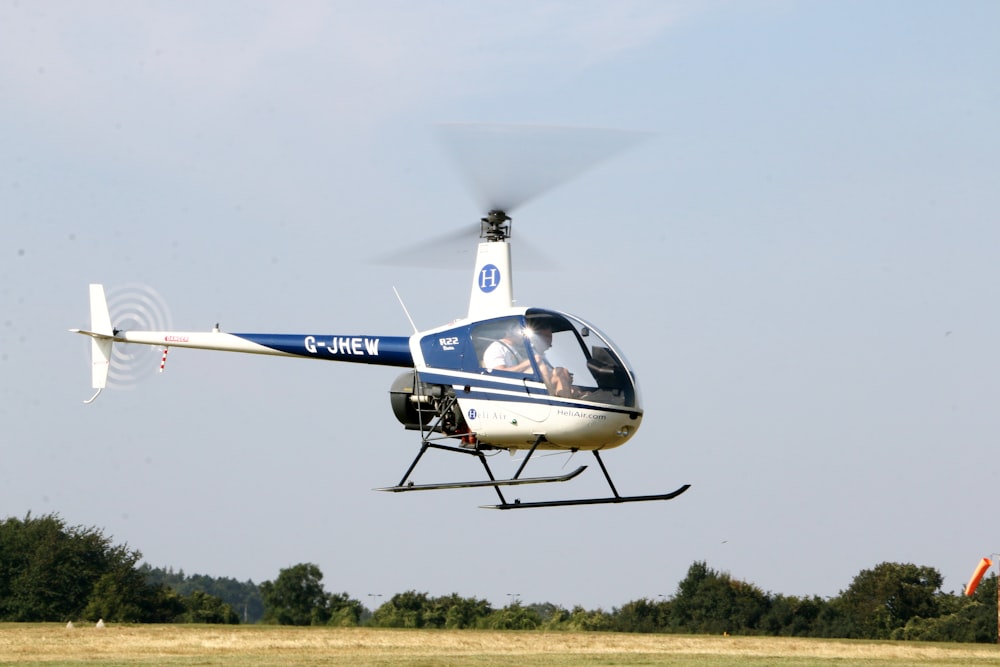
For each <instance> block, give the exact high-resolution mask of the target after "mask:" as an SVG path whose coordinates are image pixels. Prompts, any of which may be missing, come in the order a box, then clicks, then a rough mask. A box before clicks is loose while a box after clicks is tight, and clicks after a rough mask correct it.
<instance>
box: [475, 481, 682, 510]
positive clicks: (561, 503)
mask: <svg viewBox="0 0 1000 667" xmlns="http://www.w3.org/2000/svg"><path fill="white" fill-rule="evenodd" d="M689 488H691V485H690V484H685V485H684V486H682V487H680V488H679V489H677V490H676V491H671V492H670V493H661V494H659V495H652V496H611V497H609V498H580V499H577V500H543V501H541V502H537V503H522V502H521V501H520V500H515V501H514V502H512V503H501V504H499V505H480V507H482V508H483V509H491V510H519V509H531V508H532V507H566V506H569V505H611V504H617V503H642V502H646V501H647V500H673V499H674V498H676V497H677V496H679V495H681V494H682V493H684V492H685V491H687V490H688V489H689Z"/></svg>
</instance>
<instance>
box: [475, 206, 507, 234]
mask: <svg viewBox="0 0 1000 667" xmlns="http://www.w3.org/2000/svg"><path fill="white" fill-rule="evenodd" d="M510 223H511V219H510V216H509V215H507V214H506V213H504V212H503V211H501V210H499V209H494V210H492V211H490V212H489V213H487V214H486V217H485V218H482V220H481V224H482V227H481V229H480V233H479V238H483V239H486V240H487V241H506V240H507V239H508V238H510Z"/></svg>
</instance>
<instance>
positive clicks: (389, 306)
mask: <svg viewBox="0 0 1000 667" xmlns="http://www.w3.org/2000/svg"><path fill="white" fill-rule="evenodd" d="M998 24H1000V5H998V4H997V3H994V2H986V1H984V2H947V3H946V2H912V1H893V0H886V1H884V2H878V3H871V2H864V1H851V0H847V1H842V0H838V1H836V2H834V1H825V0H818V1H816V2H786V1H780V0H774V1H767V0H750V1H747V2H725V1H717V2H657V1H651V2H641V1H636V2H629V1H616V2H596V1H593V2H570V1H565V2H560V1H547V0H541V1H535V2H528V1H520V0H513V1H511V0H508V1H505V2H502V3H500V2H477V3H466V2H446V1H441V2H433V1H428V2H421V3H412V2H402V1H399V2H390V1H385V2H368V3H358V2H336V1H330V2H308V1H303V2H298V3H294V4H292V5H289V4H288V3H281V2H265V1H257V2H252V1H251V2H239V3H237V2H216V3H209V4H207V5H206V4H205V3H195V2H147V3H133V2H125V1H122V2H110V1H98V2H92V3H86V4H81V3H74V2H57V1H52V2H23V1H11V0H0V100H2V104H0V221H2V222H0V516H2V517H9V516H14V517H23V516H25V515H26V514H27V513H29V512H30V513H32V514H33V515H41V514H46V513H57V514H59V515H60V516H61V517H63V518H64V519H65V520H66V522H67V523H69V524H70V525H82V526H93V527H97V528H100V529H101V530H102V531H104V533H105V534H106V535H108V536H110V537H112V539H113V540H114V541H115V543H125V544H128V545H129V546H130V547H132V548H135V549H138V550H139V551H141V552H142V554H143V560H144V561H145V562H148V563H150V564H151V565H154V566H158V567H173V568H174V569H182V570H183V571H185V572H186V573H189V574H194V573H200V574H208V575H212V576H219V577H222V576H225V577H234V578H237V579H239V580H241V581H243V580H247V579H252V580H253V581H255V582H261V581H264V580H272V579H274V578H275V577H276V576H277V574H278V572H279V571H280V569H281V568H285V567H289V566H291V565H294V564H297V563H302V562H312V563H316V564H317V565H319V566H320V569H321V570H322V572H323V573H324V575H325V578H324V584H325V586H326V588H327V590H329V591H331V592H347V593H349V594H350V595H351V596H353V597H355V598H357V599H360V600H361V601H362V602H363V603H365V604H366V605H368V606H377V604H379V603H380V602H381V600H382V598H380V597H379V596H384V598H385V599H387V598H388V597H389V596H391V595H392V594H394V593H398V592H403V591H406V590H417V591H425V592H428V593H430V594H431V595H447V594H450V593H452V592H456V593H459V594H460V595H463V596H470V597H472V596H474V597H478V598H485V599H488V600H490V601H491V602H492V603H493V604H494V605H496V606H503V605H505V604H507V603H509V602H510V601H511V600H512V599H515V598H516V599H519V600H521V601H523V602H525V603H532V602H553V603H556V604H560V605H563V606H566V607H572V606H574V605H582V606H584V607H587V608H597V607H602V608H605V609H610V608H612V607H615V606H620V605H622V604H624V603H625V602H628V601H630V600H634V599H638V598H643V597H645V598H651V599H659V596H664V597H669V596H671V595H673V594H674V593H675V592H676V590H677V584H678V583H679V582H680V580H681V579H683V577H684V576H685V574H686V572H687V569H688V568H689V567H690V565H691V564H692V563H693V562H695V561H706V562H707V563H708V565H709V566H710V567H712V568H714V569H716V570H718V571H722V572H728V573H730V574H731V576H733V577H734V578H737V579H741V580H744V581H748V582H752V583H754V584H756V585H757V586H759V587H760V588H762V589H763V590H765V591H770V592H772V593H782V594H786V595H808V596H811V595H819V596H824V597H825V596H833V595H836V594H837V593H838V592H839V591H841V590H843V589H845V588H847V587H848V586H849V585H850V583H851V581H852V579H853V578H854V577H855V576H856V575H857V574H858V573H859V572H860V571H861V570H863V569H868V568H872V567H874V566H875V565H877V564H879V563H881V562H885V561H891V562H904V563H915V564H918V565H927V566H931V567H934V568H937V569H938V570H939V571H940V572H941V573H942V575H943V576H944V578H945V583H944V590H946V591H956V592H957V591H960V590H961V589H962V587H963V586H964V584H965V581H966V580H967V579H968V577H969V575H971V573H972V570H973V569H974V567H975V565H976V564H977V562H978V560H979V558H981V557H982V556H988V555H990V554H991V553H995V552H1000V538H998V537H997V535H996V533H995V531H994V530H991V529H990V527H991V525H992V524H994V523H995V521H994V516H993V514H994V512H993V507H994V506H995V502H996V493H995V490H996V486H997V483H998V474H997V468H998V465H997V463H996V458H995V457H996V453H997V451H998V450H997V436H998V433H1000V411H998V410H997V405H998V401H1000V380H998V378H1000V351H998V346H997V342H998V341H1000V313H998V310H997V304H998V303H1000V265H998V263H997V248H998V247H1000V224H998V220H997V211H998V210H1000V187H998V182H1000V157H998V156H1000V132H998V130H997V127H998V126H997V119H998V118H1000V41H998V40H997V39H996V28H995V27H996V26H997V25H998ZM451 122H465V123H516V124H545V125H559V126H572V127H596V128H613V129H623V130H633V131H641V132H647V133H649V137H648V138H647V139H646V140H644V141H642V142H641V143H640V144H639V145H637V146H635V147H633V148H632V149H631V150H629V151H628V152H626V153H624V154H622V155H619V156H616V157H615V158H614V159H613V160H610V161H608V162H605V163H603V164H601V165H599V166H598V167H596V168H594V169H592V170H590V171H588V172H586V173H584V174H582V175H580V176H579V177H577V178H576V179H574V180H572V181H570V182H568V183H565V184H562V185H560V186H559V187H556V188H553V189H550V190H548V191H546V192H544V193H542V194H540V195H539V196H537V197H535V198H534V199H532V200H531V201H530V202H528V203H526V204H525V205H524V206H522V207H521V208H519V209H518V210H517V211H516V213H515V214H514V221H515V222H514V237H513V241H512V244H513V258H514V266H515V270H516V271H517V277H516V282H515V298H516V299H517V302H518V303H519V304H520V305H525V306H540V307H551V308H556V309H559V310H563V311H567V312H570V313H574V314H576V315H578V316H580V317H583V318H584V319H586V320H588V321H590V322H592V323H594V324H596V325H597V326H598V327H599V328H600V329H601V330H602V331H604V332H605V333H607V334H608V335H609V336H610V337H611V338H612V339H613V340H614V341H615V342H616V343H617V345H618V346H619V347H620V348H621V349H622V350H623V351H624V352H625V354H626V356H627V357H628V359H629V360H630V362H631V363H632V364H633V366H634V367H635V369H636V372H637V375H638V378H639V382H640V385H641V388H642V396H643V401H644V408H645V417H644V421H643V425H642V428H641V429H640V430H639V432H638V434H637V435H636V436H635V437H634V438H633V439H632V440H631V441H629V442H628V443H627V444H626V445H625V446H623V447H621V448H619V449H616V450H612V451H609V452H607V453H606V455H605V457H604V460H605V462H606V463H607V465H608V467H609V468H610V470H611V473H612V475H613V476H614V479H615V483H616V485H617V487H618V489H619V490H620V491H621V492H622V493H623V494H648V493H662V492H665V491H669V490H672V489H674V488H676V487H678V486H680V485H681V484H685V483H690V484H691V485H692V486H691V489H690V490H689V491H688V492H687V493H686V494H684V495H683V496H681V497H679V498H677V499H675V500H673V501H670V502H666V503H637V504H633V505H622V506H595V507H568V508H551V509H541V510H527V511H518V512H495V511H489V510H484V509H479V507H478V506H479V505H480V504H486V503H490V502H493V501H495V495H494V494H493V493H492V491H491V490H489V489H463V490H457V491H447V492H431V493H410V494H386V493H379V492H376V491H374V490H373V489H374V488H376V487H381V486H387V485H392V484H395V483H396V482H397V481H398V480H399V478H400V477H401V476H402V473H403V472H404V470H405V469H406V466H407V465H408V464H409V462H410V460H411V459H412V457H413V456H414V455H415V454H416V452H417V449H418V447H419V442H418V438H417V436H416V434H414V433H413V432H409V431H405V430H404V429H403V428H402V427H401V425H400V424H399V423H398V422H396V420H395V418H394V417H393V415H392V412H391V409H390V404H389V396H388V390H389V387H390V385H391V384H392V381H393V379H394V378H395V377H396V375H397V374H398V373H399V369H393V368H383V367H373V366H363V365H354V364H337V363H323V364H320V363H312V362H309V361H306V360H297V359H281V358H269V357H258V356H250V355H240V354H225V353H215V352H205V351H197V350H182V349H173V350H171V353H170V355H169V359H168V361H167V363H166V369H165V372H164V373H162V374H160V373H158V372H157V370H158V367H159V363H160V351H159V350H150V351H149V354H146V355H145V356H142V355H137V358H136V359H135V360H134V363H133V366H134V367H133V368H129V369H127V372H126V373H125V374H124V375H122V376H121V377H119V378H118V380H117V382H116V386H115V387H112V388H110V389H109V390H107V391H105V392H104V394H103V395H102V396H100V398H99V399H98V400H97V401H95V402H94V403H92V404H90V405H84V404H83V402H82V401H83V400H84V399H87V398H89V397H90V396H91V394H92V393H93V392H92V390H91V389H90V373H89V342H88V340H86V339H85V338H83V337H82V336H75V335H73V334H71V333H69V332H68V331H67V330H68V329H70V328H75V327H86V326H87V324H88V319H89V316H88V313H89V310H88V305H87V295H88V292H87V285H88V283H92V282H99V283H103V284H104V285H106V286H107V289H108V291H109V294H117V295H118V297H116V298H118V299H120V300H119V301H117V302H116V303H117V304H118V305H117V306H116V308H118V309H120V310H119V313H118V314H119V316H121V313H122V312H124V310H127V309H128V308H131V309H133V312H135V313H138V314H137V315H135V316H134V317H135V318H137V319H138V320H139V321H146V320H148V321H154V320H155V321H161V322H169V324H170V325H171V326H172V327H173V328H175V329H179V330H209V329H210V328H211V327H212V326H213V325H214V324H215V323H217V322H218V323H220V326H221V327H222V329H223V330H224V331H237V332H276V333H299V332H307V333H308V332H329V333H343V334H374V335H408V334H409V333H411V331H412V329H411V326H410V323H409V321H408V320H407V317H406V315H405V314H404V312H403V310H402V308H401V307H400V305H399V302H398V301H397V299H396V297H395V295H394V294H393V288H394V287H395V288H396V289H397V290H399V293H400V296H401V298H402V300H403V301H404V302H405V304H406V307H407V309H408V310H409V312H410V314H411V315H412V316H413V319H414V321H415V323H416V324H417V326H419V327H421V328H430V327H433V326H437V325H440V324H445V323H447V322H449V321H451V320H453V319H455V318H458V317H462V316H463V315H464V314H465V312H466V308H467V305H468V287H469V282H470V275H469V274H470V273H471V271H472V268H473V267H472V265H471V255H468V254H466V255H464V256H462V255H460V254H459V255H456V254H454V253H453V254H451V255H448V254H445V255H444V256H442V255H441V254H440V253H438V254H433V255H432V256H431V257H430V258H429V262H427V264H426V266H425V268H415V267H413V266H409V265H407V266H403V265H399V266H396V265H389V266H387V265H385V264H384V263H380V262H376V261H372V260H373V258H376V257H378V256H381V255H383V254H385V253H389V252H398V251H402V252H403V253H406V252H408V251H410V252H412V253H413V254H419V255H421V256H423V255H424V254H426V253H428V246H427V242H428V240H430V239H433V238H437V237H439V236H440V235H442V234H443V235H447V234H449V233H451V232H454V230H456V229H459V228H461V227H462V226H463V225H469V224H476V223H477V222H478V219H479V217H480V216H481V215H482V214H483V213H484V212H483V211H481V210H480V209H479V205H478V203H477V200H476V197H475V194H474V193H470V192H469V189H468V188H467V187H466V179H465V178H464V176H463V174H462V173H461V172H460V169H459V168H456V166H455V164H454V163H453V161H452V160H451V158H450V157H449V155H448V153H447V151H445V150H443V149H442V145H441V142H440V141H439V140H438V139H436V135H435V128H436V127H437V126H438V125H440V124H442V123H451ZM521 239H524V242H525V243H526V244H530V245H531V246H532V247H534V248H540V249H542V250H543V251H544V253H547V254H549V255H550V256H554V258H555V259H554V262H553V263H554V265H555V266H556V267H557V268H555V269H551V270H529V269H531V268H532V267H527V266H526V267H524V269H523V270H522V269H521V268H520V266H519V264H518V243H519V241H520V240H521ZM470 250H471V249H470ZM536 268H537V267H536ZM542 268H544V267H542ZM140 306H141V308H140ZM433 454H434V453H432V454H429V455H428V457H427V462H426V463H425V464H422V465H426V466H427V468H426V473H424V474H426V476H427V477H428V479H427V480H425V481H442V480H459V479H470V478H478V476H479V475H480V474H481V470H479V469H478V465H477V464H476V463H475V461H473V460H471V459H470V460H464V459H465V458H467V457H449V456H448V455H447V454H444V453H437V454H438V456H435V457H434V458H433V459H431V456H433ZM577 457H578V458H577V461H574V462H573V465H574V466H575V465H578V464H580V463H588V461H585V460H581V459H580V458H579V457H582V454H581V455H577ZM452 458H462V459H463V460H451V459H452ZM588 458H589V457H588ZM565 459H566V456H561V457H550V458H548V459H546V460H544V461H539V467H538V468H537V470H536V474H541V472H543V471H544V470H545V469H547V467H548V468H549V469H554V470H556V471H558V470H562V469H563V466H566V465H567V461H566V460H565ZM516 463H517V461H510V460H509V457H506V455H505V454H504V455H502V456H500V457H497V458H495V459H493V465H494V467H495V469H496V470H497V472H498V473H500V474H506V475H509V474H512V473H513V470H514V466H515V465H516ZM508 468H509V470H508ZM566 469H568V468H566ZM430 478H434V479H430ZM606 492H607V489H606V485H605V484H604V481H603V479H601V477H600V475H599V474H598V472H597V470H596V469H595V468H594V467H593V466H591V469H589V470H588V471H587V472H586V473H584V475H583V476H581V477H580V478H577V479H576V480H574V481H572V482H568V483H565V484H561V485H547V486H545V487H533V488H531V489H527V488H526V489H525V490H524V491H523V492H519V493H518V494H517V495H519V496H520V497H522V498H524V499H525V500H526V501H527V500H541V499H552V498H565V497H585V496H587V495H604V494H605V493H606Z"/></svg>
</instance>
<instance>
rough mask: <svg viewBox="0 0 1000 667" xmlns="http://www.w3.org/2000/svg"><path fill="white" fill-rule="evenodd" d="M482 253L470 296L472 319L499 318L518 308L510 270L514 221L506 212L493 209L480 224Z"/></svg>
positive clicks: (478, 260) (478, 258) (477, 253)
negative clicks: (511, 235)
mask: <svg viewBox="0 0 1000 667" xmlns="http://www.w3.org/2000/svg"><path fill="white" fill-rule="evenodd" d="M480 224H481V225H482V226H481V229H480V238H482V239H483V240H482V241H481V242H480V243H479V249H478V251H477V252H476V266H475V271H474V273H473V275H472V290H471V294H470V296H469V315H468V317H469V319H470V320H472V319H483V318H487V317H495V316H498V315H501V314H503V313H505V312H506V311H508V310H510V309H511V308H512V307H513V305H514V285H513V276H512V275H511V270H510V244H509V243H508V242H507V239H508V238H510V227H511V219H510V216H509V215H507V214H506V213H505V212H504V211H502V210H500V209H497V208H495V209H492V210H491V211H490V212H489V213H487V214H486V217H485V218H482V219H481V221H480Z"/></svg>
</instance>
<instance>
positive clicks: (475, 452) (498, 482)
mask: <svg viewBox="0 0 1000 667" xmlns="http://www.w3.org/2000/svg"><path fill="white" fill-rule="evenodd" d="M544 441H545V436H544V435H539V436H537V437H536V439H535V443H534V444H533V445H532V446H531V449H530V450H529V451H528V455H527V456H526V457H525V458H524V461H522V462H521V465H520V467H519V468H518V469H517V472H516V473H514V476H513V477H511V478H510V479H497V478H496V477H494V475H493V471H492V470H491V469H490V465H489V463H488V462H487V461H486V456H485V455H484V454H483V452H482V450H480V449H478V448H477V449H467V448H459V447H451V446H448V445H441V444H438V443H435V442H430V441H428V440H424V441H423V443H422V444H421V447H420V452H419V453H418V454H417V456H416V458H415V459H413V463H411V464H410V467H409V468H407V470H406V473H405V474H404V475H403V478H402V479H401V480H399V484H397V485H396V486H387V487H383V488H380V489H376V491H389V492H391V493H402V492H404V491H435V490H441V489H468V488H479V487H485V486H490V487H493V490H494V491H496V494H497V497H498V498H499V499H500V502H499V503H498V504H496V505H480V507H482V508H484V509H497V510H513V509H531V508H537V507H567V506H571V505H611V504H622V503H640V502H648V501H652V500H672V499H674V498H676V497H677V496H679V495H681V494H682V493H684V492H685V491H687V490H688V489H689V488H691V485H690V484H685V485H684V486H682V487H680V488H678V489H676V490H674V491H671V492H669V493H660V494H654V495H646V496H622V495H619V493H618V489H616V488H615V484H614V482H612V481H611V475H610V474H609V473H608V469H607V467H605V465H604V461H603V460H602V459H601V455H600V453H599V452H598V451H597V450H594V458H596V459H597V463H598V465H599V466H600V467H601V472H602V473H603V474H604V478H605V479H606V480H607V482H608V486H610V487H611V493H612V494H613V495H612V496H609V497H606V498H579V499H571V500H544V501H540V502H530V503H522V502H521V501H520V499H517V500H515V501H514V502H512V503H511V502H507V499H506V498H505V497H504V495H503V492H502V491H501V490H500V487H501V486H521V485H524V484H547V483H549V482H566V481H569V480H571V479H573V478H574V477H577V476H578V475H579V474H580V473H582V472H583V471H584V470H586V469H587V466H580V467H579V468H577V469H576V470H574V471H572V472H570V473H567V474H565V475H554V476H549V477H521V473H522V472H523V471H524V467H525V466H526V465H527V464H528V461H529V460H530V459H531V456H532V454H534V453H535V450H536V449H538V446H539V445H540V444H541V443H543V442H544ZM428 449H441V450H444V451H448V452H457V453H461V454H470V455H472V456H475V457H477V458H478V459H479V461H480V462H481V463H482V464H483V468H484V469H485V470H486V475H487V476H488V477H489V479H484V480H475V481H470V482H445V483H440V484H414V483H413V482H407V480H408V479H409V477H410V474H411V473H413V470H414V468H416V467H417V463H419V462H420V459H421V458H422V457H423V455H424V454H425V453H426V452H427V450H428Z"/></svg>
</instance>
